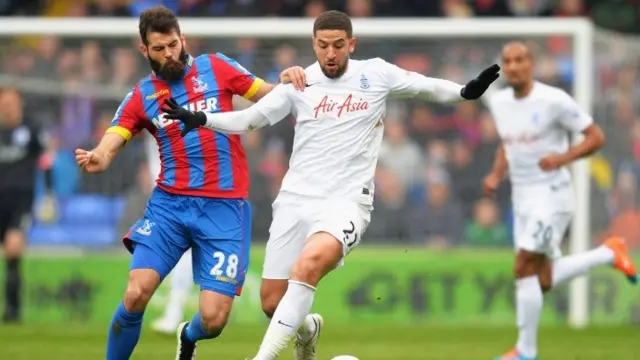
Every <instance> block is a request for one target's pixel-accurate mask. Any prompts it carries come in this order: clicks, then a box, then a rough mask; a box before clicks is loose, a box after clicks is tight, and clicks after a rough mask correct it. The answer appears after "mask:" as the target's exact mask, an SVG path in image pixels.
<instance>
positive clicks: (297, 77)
mask: <svg viewBox="0 0 640 360" xmlns="http://www.w3.org/2000/svg"><path fill="white" fill-rule="evenodd" d="M279 79H280V83H282V84H289V83H291V84H292V85H293V87H294V88H295V89H296V90H298V91H304V88H305V87H306V86H307V74H305V72H304V69H303V68H302V67H300V66H292V67H290V68H287V69H285V70H284V71H283V72H281V73H280V77H279Z"/></svg>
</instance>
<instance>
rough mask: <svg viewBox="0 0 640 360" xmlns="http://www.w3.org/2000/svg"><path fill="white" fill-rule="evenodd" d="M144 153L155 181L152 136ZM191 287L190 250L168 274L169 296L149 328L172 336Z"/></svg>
mask: <svg viewBox="0 0 640 360" xmlns="http://www.w3.org/2000/svg"><path fill="white" fill-rule="evenodd" d="M145 153H146V155H147V163H148V164H149V171H150V172H151V179H152V181H153V184H154V185H155V181H156V179H157V178H158V176H159V175H160V153H159V152H158V144H157V143H156V140H155V139H154V138H153V136H146V137H145ZM192 287H193V270H192V268H191V249H189V250H187V251H186V252H185V253H184V254H183V255H182V258H180V261H178V263H177V264H176V266H175V267H174V268H173V270H172V271H171V273H170V274H169V294H168V296H167V303H166V305H165V308H164V312H163V314H162V316H161V317H160V318H158V319H156V320H155V321H154V322H153V323H152V324H151V328H152V329H153V330H155V331H157V332H159V333H162V334H167V335H173V334H174V333H175V332H176V328H177V327H178V325H179V324H180V323H181V322H182V321H183V320H184V315H185V308H186V306H187V301H188V300H189V292H190V291H191V288H192Z"/></svg>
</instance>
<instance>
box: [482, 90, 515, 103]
mask: <svg viewBox="0 0 640 360" xmlns="http://www.w3.org/2000/svg"><path fill="white" fill-rule="evenodd" d="M513 99H514V96H513V89H512V88H511V87H508V86H507V87H504V88H501V89H498V90H494V91H492V92H491V93H489V94H487V100H488V102H489V104H493V105H495V104H499V103H501V102H507V101H510V100H513Z"/></svg>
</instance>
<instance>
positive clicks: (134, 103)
mask: <svg viewBox="0 0 640 360" xmlns="http://www.w3.org/2000/svg"><path fill="white" fill-rule="evenodd" d="M141 113H142V96H141V95H140V92H139V91H138V90H137V88H134V89H132V90H131V91H130V92H129V93H128V94H127V95H126V96H125V97H124V100H122V102H121V103H120V106H118V110H116V114H115V116H114V117H113V120H111V126H109V128H108V129H107V131H106V133H107V134H118V135H120V136H122V137H123V138H124V139H125V140H127V141H129V140H131V138H132V137H134V136H135V135H136V134H137V133H139V132H140V131H142V129H144V125H143V121H144V116H141V115H140V114H141Z"/></svg>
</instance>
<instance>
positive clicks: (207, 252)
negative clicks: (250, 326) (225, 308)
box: [191, 199, 251, 298]
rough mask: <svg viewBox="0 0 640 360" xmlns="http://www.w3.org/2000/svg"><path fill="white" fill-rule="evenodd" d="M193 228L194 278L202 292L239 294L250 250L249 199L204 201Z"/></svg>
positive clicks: (230, 295)
mask: <svg viewBox="0 0 640 360" xmlns="http://www.w3.org/2000/svg"><path fill="white" fill-rule="evenodd" d="M202 202H203V203H205V202H206V204H205V205H203V207H202V209H203V210H204V213H203V215H202V216H201V217H200V218H198V219H197V221H196V222H195V223H194V224H193V225H192V227H191V230H192V240H193V243H192V254H193V275H194V280H195V282H196V283H197V284H198V285H200V289H201V290H208V291H212V292H215V293H218V294H222V295H225V296H228V297H230V298H233V297H235V296H237V295H240V293H241V291H242V286H243V285H244V280H245V276H246V272H247V269H248V265H249V254H250V250H251V205H250V203H249V202H248V201H246V200H242V199H239V200H225V199H209V200H202Z"/></svg>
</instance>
